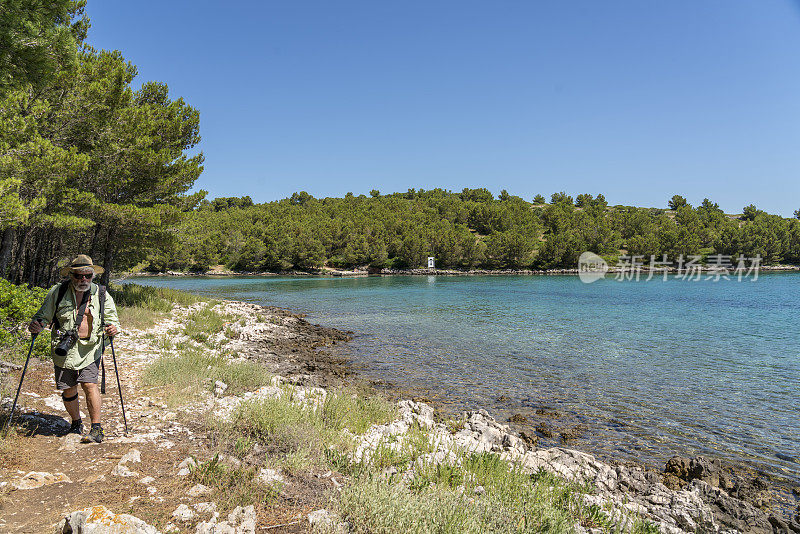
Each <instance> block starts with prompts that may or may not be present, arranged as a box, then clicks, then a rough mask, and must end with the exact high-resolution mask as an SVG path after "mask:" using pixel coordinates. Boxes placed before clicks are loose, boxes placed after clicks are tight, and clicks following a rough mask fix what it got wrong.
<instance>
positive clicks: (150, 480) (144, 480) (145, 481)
mask: <svg viewBox="0 0 800 534" xmlns="http://www.w3.org/2000/svg"><path fill="white" fill-rule="evenodd" d="M155 481H156V479H155V478H153V477H144V478H142V479H140V480H139V484H144V485H145V486H147V485H148V484H152V483H153V482H155Z"/></svg>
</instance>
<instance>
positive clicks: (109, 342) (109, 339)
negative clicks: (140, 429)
mask: <svg viewBox="0 0 800 534" xmlns="http://www.w3.org/2000/svg"><path fill="white" fill-rule="evenodd" d="M108 344H109V345H111V358H112V359H113V360H114V374H116V375H117V391H119V404H120V406H122V422H123V423H125V436H127V435H128V418H127V417H125V402H124V401H123V400H122V384H120V381H119V369H118V368H117V355H116V354H114V338H113V337H112V336H108Z"/></svg>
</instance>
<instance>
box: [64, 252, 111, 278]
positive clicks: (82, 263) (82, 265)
mask: <svg viewBox="0 0 800 534" xmlns="http://www.w3.org/2000/svg"><path fill="white" fill-rule="evenodd" d="M87 267H91V268H92V269H93V270H94V274H103V272H104V271H105V269H103V268H102V267H100V266H99V265H95V264H94V263H92V258H90V257H89V256H87V255H86V254H78V255H77V256H75V259H74V260H72V261H71V262H69V263H68V264H66V265H65V266H63V267H62V268H61V270H60V272H61V276H67V275H69V273H71V272H73V271H77V270H80V269H86V268H87Z"/></svg>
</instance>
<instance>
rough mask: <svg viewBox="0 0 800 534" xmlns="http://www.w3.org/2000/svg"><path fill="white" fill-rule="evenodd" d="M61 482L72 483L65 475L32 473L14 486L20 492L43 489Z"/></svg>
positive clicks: (41, 472) (42, 472)
mask: <svg viewBox="0 0 800 534" xmlns="http://www.w3.org/2000/svg"><path fill="white" fill-rule="evenodd" d="M59 482H72V481H71V480H70V479H69V477H68V476H67V475H65V474H64V473H46V472H44V471H31V472H30V473H27V474H26V475H25V476H23V477H22V478H20V479H19V480H18V481H16V482H14V483H13V486H14V487H15V488H17V489H18V490H30V489H36V488H41V487H42V486H49V485H50V484H58V483H59Z"/></svg>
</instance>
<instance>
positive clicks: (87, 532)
mask: <svg viewBox="0 0 800 534" xmlns="http://www.w3.org/2000/svg"><path fill="white" fill-rule="evenodd" d="M53 532H54V534H161V533H160V531H159V530H157V529H156V527H154V526H152V525H148V524H147V523H145V522H144V521H142V520H141V519H139V518H138V517H134V516H132V515H128V514H115V513H114V512H112V511H110V510H109V509H108V508H106V507H105V506H92V507H91V508H86V509H85V510H78V511H76V512H72V513H71V514H69V515H68V516H66V517H65V518H64V519H62V520H61V521H60V522H59V523H58V524H57V525H56V528H55V530H54V531H53Z"/></svg>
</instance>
